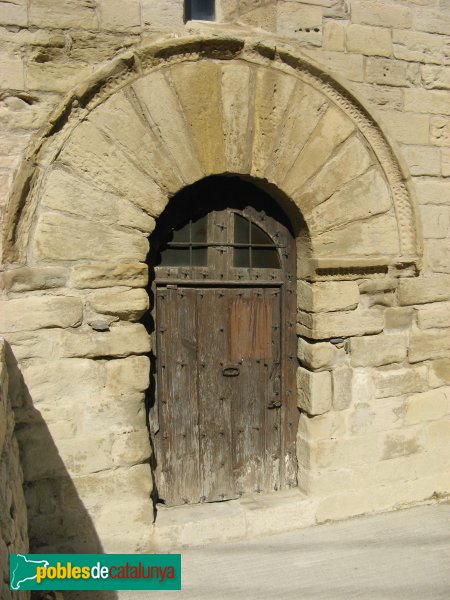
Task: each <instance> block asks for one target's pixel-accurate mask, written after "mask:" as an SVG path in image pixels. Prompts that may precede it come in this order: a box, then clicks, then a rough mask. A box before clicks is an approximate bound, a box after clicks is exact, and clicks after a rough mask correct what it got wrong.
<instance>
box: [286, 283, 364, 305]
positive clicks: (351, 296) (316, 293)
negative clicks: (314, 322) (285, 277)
mask: <svg viewBox="0 0 450 600" xmlns="http://www.w3.org/2000/svg"><path fill="white" fill-rule="evenodd" d="M358 303H359V288H358V285H357V283H356V282H354V281H330V282H316V283H312V284H311V283H307V282H306V281H298V282H297V307H298V308H299V309H300V310H304V311H307V312H329V311H337V310H351V309H354V308H356V307H357V306H358Z"/></svg>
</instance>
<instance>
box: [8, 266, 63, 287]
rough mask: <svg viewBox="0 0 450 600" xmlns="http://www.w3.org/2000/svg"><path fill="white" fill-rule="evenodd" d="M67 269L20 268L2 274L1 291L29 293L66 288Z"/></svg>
mask: <svg viewBox="0 0 450 600" xmlns="http://www.w3.org/2000/svg"><path fill="white" fill-rule="evenodd" d="M66 279H67V269H66V268H64V267H19V268H17V269H12V270H11V271H4V272H3V273H0V290H1V289H3V290H5V291H6V292H27V291H31V290H46V289H51V288H59V287H62V286H64V284H65V283H66Z"/></svg>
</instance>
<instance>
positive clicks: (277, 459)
mask: <svg viewBox="0 0 450 600" xmlns="http://www.w3.org/2000/svg"><path fill="white" fill-rule="evenodd" d="M280 296H281V291H280V290H279V289H272V288H266V289H265V290H264V298H265V302H266V306H267V307H268V309H269V310H270V312H271V319H270V323H268V332H267V337H268V339H269V340H270V345H271V349H272V352H271V356H270V357H267V358H266V359H265V361H264V371H265V373H264V374H265V377H264V382H265V387H264V389H263V390H262V393H263V395H264V400H263V401H264V407H265V413H264V414H265V423H264V434H265V439H264V482H263V487H264V491H266V492H271V491H274V490H279V489H280V486H281V480H280V469H281V435H282V428H281V414H282V402H283V399H282V392H281V344H280V342H281V335H280V326H281V324H280V317H281V314H280V313H281V306H280Z"/></svg>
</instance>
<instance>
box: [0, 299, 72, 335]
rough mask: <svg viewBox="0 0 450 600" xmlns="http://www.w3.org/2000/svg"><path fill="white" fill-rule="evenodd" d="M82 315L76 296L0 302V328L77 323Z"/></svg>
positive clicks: (32, 329)
mask: <svg viewBox="0 0 450 600" xmlns="http://www.w3.org/2000/svg"><path fill="white" fill-rule="evenodd" d="M82 318H83V307H82V304H81V300H80V299H79V298H74V297H69V296H41V297H32V298H20V299H17V300H6V301H1V302H0V331H1V332H2V333H8V332H16V331H34V330H36V329H43V328H46V327H77V326H78V325H80V324H81V321H82Z"/></svg>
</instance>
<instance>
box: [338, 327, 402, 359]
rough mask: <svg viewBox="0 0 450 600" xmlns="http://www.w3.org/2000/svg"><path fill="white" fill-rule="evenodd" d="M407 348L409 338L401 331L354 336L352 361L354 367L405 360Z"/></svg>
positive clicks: (352, 340)
mask: <svg viewBox="0 0 450 600" xmlns="http://www.w3.org/2000/svg"><path fill="white" fill-rule="evenodd" d="M407 349H408V345H407V338H406V336H405V335H404V334H401V333H390V334H381V335H372V336H364V337H354V338H352V339H351V341H350V353H351V363H352V365H353V366H354V367H365V366H373V367H378V366H381V365H388V364H390V363H397V362H403V361H404V360H405V359H406V354H407Z"/></svg>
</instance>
